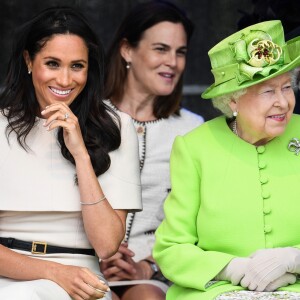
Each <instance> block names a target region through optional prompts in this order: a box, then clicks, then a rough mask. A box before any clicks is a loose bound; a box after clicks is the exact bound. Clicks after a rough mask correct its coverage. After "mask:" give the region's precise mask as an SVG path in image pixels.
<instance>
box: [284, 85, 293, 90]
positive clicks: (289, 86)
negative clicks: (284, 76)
mask: <svg viewBox="0 0 300 300" xmlns="http://www.w3.org/2000/svg"><path fill="white" fill-rule="evenodd" d="M283 90H284V91H290V90H292V86H291V85H286V86H284V87H283Z"/></svg>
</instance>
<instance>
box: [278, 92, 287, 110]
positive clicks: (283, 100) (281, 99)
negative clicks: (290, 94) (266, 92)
mask: <svg viewBox="0 0 300 300" xmlns="http://www.w3.org/2000/svg"><path fill="white" fill-rule="evenodd" d="M276 103H277V105H276V106H278V107H280V108H283V109H286V108H288V106H289V101H288V99H287V97H286V95H285V94H284V93H283V92H282V91H281V90H280V91H278V93H277V95H276Z"/></svg>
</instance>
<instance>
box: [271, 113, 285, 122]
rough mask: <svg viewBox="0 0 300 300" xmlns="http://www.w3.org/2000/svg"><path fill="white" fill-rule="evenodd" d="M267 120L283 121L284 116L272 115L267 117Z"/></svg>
mask: <svg viewBox="0 0 300 300" xmlns="http://www.w3.org/2000/svg"><path fill="white" fill-rule="evenodd" d="M268 118H270V119H272V120H276V121H283V120H284V119H285V114H281V115H273V116H269V117H268Z"/></svg>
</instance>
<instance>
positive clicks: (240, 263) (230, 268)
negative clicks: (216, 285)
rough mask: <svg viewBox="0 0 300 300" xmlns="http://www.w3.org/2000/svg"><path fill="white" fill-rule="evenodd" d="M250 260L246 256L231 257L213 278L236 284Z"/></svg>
mask: <svg viewBox="0 0 300 300" xmlns="http://www.w3.org/2000/svg"><path fill="white" fill-rule="evenodd" d="M250 260H251V259H250V258H248V257H245V258H244V257H236V258H234V259H232V260H231V261H230V262H229V264H228V265H227V266H226V267H225V268H224V269H223V270H222V271H221V272H220V273H219V274H218V275H217V276H216V277H215V279H216V280H225V281H229V282H231V283H232V284H233V285H238V284H239V283H240V281H241V279H242V278H243V277H244V275H245V272H246V269H247V267H248V264H249V262H250Z"/></svg>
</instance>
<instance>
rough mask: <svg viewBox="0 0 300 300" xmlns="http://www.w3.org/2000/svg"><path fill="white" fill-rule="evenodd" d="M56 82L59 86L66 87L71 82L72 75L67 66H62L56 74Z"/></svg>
mask: <svg viewBox="0 0 300 300" xmlns="http://www.w3.org/2000/svg"><path fill="white" fill-rule="evenodd" d="M56 82H57V84H58V85H60V86H61V87H68V86H70V84H71V83H72V76H71V74H70V71H69V70H68V69H67V68H63V69H61V70H60V72H59V73H58V74H57V77H56Z"/></svg>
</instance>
